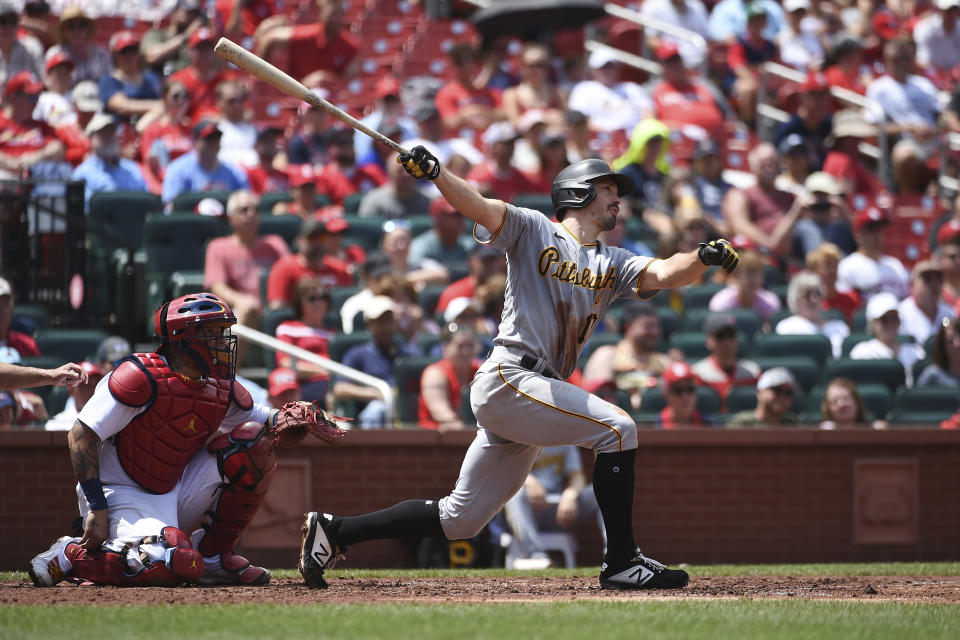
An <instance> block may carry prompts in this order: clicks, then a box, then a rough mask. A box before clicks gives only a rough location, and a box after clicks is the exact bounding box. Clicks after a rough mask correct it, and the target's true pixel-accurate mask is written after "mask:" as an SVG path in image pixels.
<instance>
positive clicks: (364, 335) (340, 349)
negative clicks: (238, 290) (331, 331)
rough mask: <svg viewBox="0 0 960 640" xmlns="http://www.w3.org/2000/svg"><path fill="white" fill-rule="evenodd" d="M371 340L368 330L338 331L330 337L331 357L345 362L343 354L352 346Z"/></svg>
mask: <svg viewBox="0 0 960 640" xmlns="http://www.w3.org/2000/svg"><path fill="white" fill-rule="evenodd" d="M369 340H370V333H369V332H368V331H354V332H353V333H338V334H336V335H335V336H333V337H332V338H331V339H330V359H331V360H335V361H336V362H343V356H344V355H345V354H346V353H347V351H349V350H350V349H351V348H352V347H355V346H356V345H358V344H363V343H364V342H368V341H369Z"/></svg>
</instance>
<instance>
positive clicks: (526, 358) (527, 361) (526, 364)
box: [520, 353, 560, 380]
mask: <svg viewBox="0 0 960 640" xmlns="http://www.w3.org/2000/svg"><path fill="white" fill-rule="evenodd" d="M539 363H540V358H536V357H534V356H532V355H530V354H529V353H527V354H524V355H523V356H521V358H520V366H521V367H523V368H524V369H529V370H530V371H533V372H534V373H540V374H541V375H544V376H546V377H548V378H553V379H554V380H560V378H559V377H558V376H554V375H551V374H550V372H549V371H548V370H547V367H546V366H544V367H543V371H539V372H538V371H537V364H539ZM544 364H546V363H544Z"/></svg>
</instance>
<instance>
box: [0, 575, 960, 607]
mask: <svg viewBox="0 0 960 640" xmlns="http://www.w3.org/2000/svg"><path fill="white" fill-rule="evenodd" d="M737 597H746V598H776V599H793V598H799V599H811V600H828V599H830V600H866V601H878V602H879V601H898V602H939V603H960V577H923V576H910V577H904V576H855V577H825V576H796V577H791V576H756V577H743V576H736V577H694V578H692V579H691V581H690V584H689V585H688V586H687V588H686V589H683V590H680V591H662V592H657V591H643V592H623V591H607V590H601V589H600V588H599V586H598V584H597V581H596V578H553V577H550V578H544V577H530V576H517V577H509V578H492V577H465V576H458V577H450V578H413V579H407V578H399V579H396V578H337V577H335V578H333V579H332V580H331V583H330V588H329V589H327V590H325V591H317V590H313V589H308V588H307V587H305V586H304V585H303V583H302V582H301V581H300V580H299V579H295V578H279V579H275V580H274V581H273V582H272V583H271V584H270V585H268V586H265V587H177V588H127V589H122V588H116V587H95V586H76V585H72V584H67V583H61V584H60V585H57V586H56V587H53V588H50V589H37V588H35V587H33V586H32V585H31V584H30V582H29V581H21V582H0V605H32V604H44V605H65V604H95V605H106V604H110V605H116V604H218V603H245V604H246V603H275V604H299V605H302V604H311V603H333V604H342V603H383V602H411V601H415V602H424V603H430V602H435V603H440V602H531V601H574V600H610V599H623V598H630V599H637V598H641V599H663V598H670V599H678V598H679V599H688V598H689V599H701V598H737Z"/></svg>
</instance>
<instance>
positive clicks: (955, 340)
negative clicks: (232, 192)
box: [0, 289, 960, 387]
mask: <svg viewBox="0 0 960 640" xmlns="http://www.w3.org/2000/svg"><path fill="white" fill-rule="evenodd" d="M0 291H2V289H0ZM0 300H2V298H0ZM958 326H960V325H958V324H957V322H956V320H951V319H950V318H944V320H943V322H942V323H941V324H940V330H939V331H937V337H935V338H934V339H933V346H932V347H931V353H930V357H931V358H933V364H931V365H929V366H927V367H926V368H924V370H923V371H921V372H920V377H919V378H917V384H916V386H918V387H960V330H958Z"/></svg>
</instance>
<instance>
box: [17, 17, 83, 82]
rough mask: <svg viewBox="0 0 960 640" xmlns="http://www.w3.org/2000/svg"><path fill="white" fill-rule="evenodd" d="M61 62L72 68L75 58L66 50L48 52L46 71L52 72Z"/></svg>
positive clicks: (45, 64)
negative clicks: (71, 57)
mask: <svg viewBox="0 0 960 640" xmlns="http://www.w3.org/2000/svg"><path fill="white" fill-rule="evenodd" d="M0 15H2V14H0ZM61 64H68V65H70V68H71V69H72V68H73V60H71V59H70V56H69V55H68V54H67V52H66V51H56V50H52V53H50V52H48V53H47V60H46V62H45V63H44V71H46V72H47V73H50V70H51V69H53V68H54V67H56V66H57V65H61Z"/></svg>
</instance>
